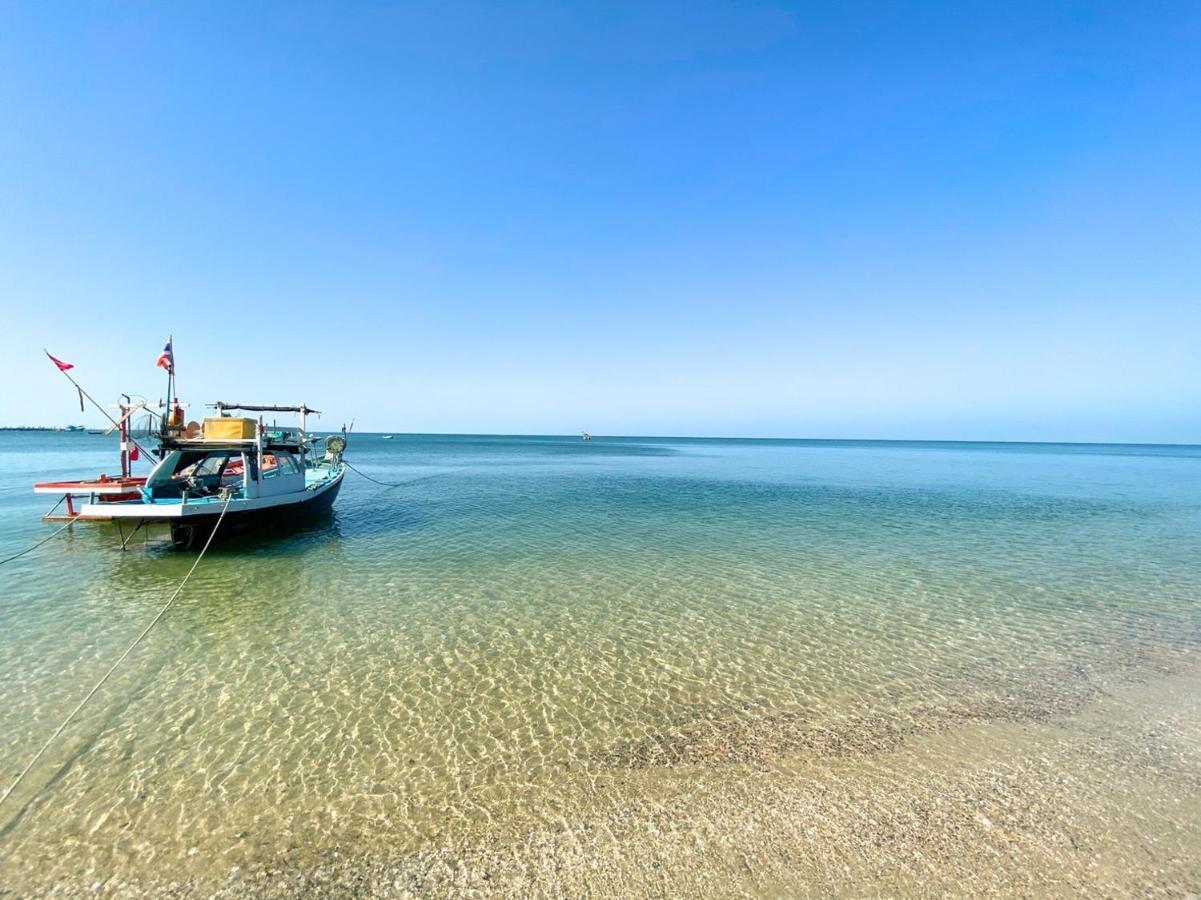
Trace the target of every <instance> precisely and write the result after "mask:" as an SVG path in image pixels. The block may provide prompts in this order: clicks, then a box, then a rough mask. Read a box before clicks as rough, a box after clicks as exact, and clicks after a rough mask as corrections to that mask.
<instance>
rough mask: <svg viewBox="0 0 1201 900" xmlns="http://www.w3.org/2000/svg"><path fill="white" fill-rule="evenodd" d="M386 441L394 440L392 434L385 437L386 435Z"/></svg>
mask: <svg viewBox="0 0 1201 900" xmlns="http://www.w3.org/2000/svg"><path fill="white" fill-rule="evenodd" d="M384 440H385V441H390V440H392V435H390V434H385V435H384Z"/></svg>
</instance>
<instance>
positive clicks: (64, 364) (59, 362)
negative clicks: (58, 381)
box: [42, 351, 75, 372]
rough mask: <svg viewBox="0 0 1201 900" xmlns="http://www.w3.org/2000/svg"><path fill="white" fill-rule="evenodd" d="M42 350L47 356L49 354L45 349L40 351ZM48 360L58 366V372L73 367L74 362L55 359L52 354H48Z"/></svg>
mask: <svg viewBox="0 0 1201 900" xmlns="http://www.w3.org/2000/svg"><path fill="white" fill-rule="evenodd" d="M42 352H44V353H46V355H47V356H50V354H49V352H47V351H42ZM50 361H51V362H52V363H54V364H55V365H56V366H58V370H59V371H60V372H65V371H67V369H74V368H75V363H69V362H63V361H62V360H61V359H56V358H55V357H53V356H50Z"/></svg>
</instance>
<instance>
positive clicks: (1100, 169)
mask: <svg viewBox="0 0 1201 900" xmlns="http://www.w3.org/2000/svg"><path fill="white" fill-rule="evenodd" d="M0 14H2V15H3V23H4V26H3V28H0V73H2V75H0V110H2V114H0V302H2V303H3V307H4V309H5V319H6V324H7V327H6V328H4V329H3V331H2V332H0V373H2V374H3V376H4V382H5V385H6V391H5V394H4V397H3V399H2V400H0V420H3V421H5V422H16V421H22V422H23V421H30V422H45V423H51V422H61V421H75V420H78V419H79V418H80V417H79V415H78V411H77V407H74V406H73V402H74V401H73V397H72V395H71V393H70V391H69V386H67V385H66V384H65V382H64V381H63V379H62V378H61V376H59V375H58V373H57V372H56V371H55V370H54V369H53V368H52V367H50V366H49V364H48V363H46V362H45V360H44V359H41V358H39V354H40V351H41V347H43V346H46V347H48V348H50V350H51V352H53V353H55V354H56V355H59V356H62V357H64V358H66V359H68V360H70V361H72V362H74V363H76V365H77V370H76V371H77V373H78V374H79V376H80V377H81V379H82V380H83V381H84V382H85V384H87V385H88V386H89V387H90V388H91V389H92V390H93V392H94V393H96V394H97V395H98V396H105V397H113V398H115V395H116V393H117V392H118V391H121V390H127V391H139V392H142V393H147V394H155V393H160V392H161V390H162V379H161V378H159V377H158V376H159V374H160V373H159V372H158V370H155V369H154V368H153V363H154V359H155V357H156V356H157V354H158V351H159V349H160V348H161V345H162V342H163V341H164V340H165V338H166V335H167V334H168V333H174V334H175V336H176V344H177V352H178V357H179V368H180V380H181V388H182V391H183V393H184V395H185V396H186V397H188V398H190V399H191V400H192V401H193V402H194V403H196V404H200V403H202V402H205V401H211V400H213V399H218V398H226V399H230V398H234V399H247V398H249V399H254V400H258V401H263V402H291V401H300V400H305V401H307V402H309V403H310V404H312V405H314V406H318V407H320V408H323V409H326V410H329V411H330V417H329V422H328V424H330V425H331V426H334V425H337V424H339V423H340V422H341V421H343V420H344V419H350V418H352V417H353V418H355V419H356V420H357V422H358V426H357V427H359V428H363V429H368V430H373V429H378V430H394V431H459V432H502V433H503V432H520V433H568V432H572V431H577V430H580V429H589V430H591V431H593V432H594V433H623V434H699V435H706V434H712V435H745V436H797V437H896V438H923V437H930V438H964V439H972V438H981V439H1017V440H1020V439H1036V440H1037V439H1051V440H1057V439H1064V440H1143V441H1190V442H1198V441H1201V253H1199V252H1198V251H1199V250H1201V5H1198V4H1197V3H1196V2H1186V3H1172V2H1163V3H1150V4H1132V3H1117V2H1115V3H1052V2H1038V3H1020V2H1019V3H1005V4H977V3H936V2H929V3H912V4H910V3H900V2H889V3H874V4H870V3H855V2H850V3H828V4H778V5H766V4H749V3H737V4H733V3H729V4H722V3H704V2H696V0H694V2H688V3H681V4H665V5H661V4H653V3H651V4H645V3H638V4H634V3H631V4H625V5H607V4H606V5H601V4H588V5H583V4H568V3H513V4H494V3H480V4H471V3H438V4H434V3H431V4H422V3H405V4H390V3H382V2H373V3H358V4H354V3H322V4H310V3H288V4H241V3H239V4H235V3H226V4H221V3H194V4H183V3H177V4H163V5H159V6H153V5H150V4H144V3H128V4H104V3H96V4H74V3H68V4H55V3H44V2H36V3H34V2H30V3H23V4H9V3H5V4H3V5H2V6H0ZM73 409H74V410H75V412H73V411H72V410H73Z"/></svg>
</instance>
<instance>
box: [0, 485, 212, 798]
mask: <svg viewBox="0 0 1201 900" xmlns="http://www.w3.org/2000/svg"><path fill="white" fill-rule="evenodd" d="M232 499H233V493H232V492H231V493H230V494H229V495H228V496H227V497H226V498H225V505H224V506H222V507H221V515H219V516H218V517H217V524H215V525H214V526H213V530H212V531H211V532H209V536H208V540H207V541H205V542H204V549H202V550H201V551H200V555H199V556H197V557H196V562H194V563H192V568H190V569H188V574H187V575H185V576H184V577H183V581H181V582H180V583H179V587H177V588H176V589H175V593H174V594H172V595H171V599H170V600H168V601H167V602H166V603H165V604H163V607H162V609H160V610H159V611H158V613H157V614H156V615H155V617H154V618H153V619H151V620H150V624H149V625H147V626H146V627H145V628H144V629H143V630H142V633H141V634H139V635H138V636H137V637H136V638H135V639H134V642H133V643H132V644H130V645H129V646H128V647H126V648H125V652H124V653H122V654H121V655H120V656H119V657H117V661H116V662H115V663H113V664H112V666H111V667H110V668H109V670H108V671H107V672H105V673H104V677H103V678H101V679H100V680H99V681H97V682H96V685H95V687H93V688H92V689H91V690H90V691H88V695H87V696H86V697H84V698H83V699H82V700H80V701H79V705H78V706H77V707H75V708H74V709H73V710H71V714H70V715H69V716H67V717H66V718H65V719H63V723H62V724H61V725H59V726H58V730H57V731H55V732H54V734H52V735H50V739H49V740H48V741H46V743H44V744H42V749H41V750H39V751H38V752H37V753H36V754H34V757H33V759H31V760H30V761H29V765H27V766H26V767H25V768H24V770H22V772H21V774H20V775H18V776H17V780H16V781H14V782H13V783H12V784H11V785H9V788H8V790H7V791H5V792H4V796H3V797H0V806H3V805H4V801H5V800H7V799H8V798H9V797H10V796H11V795H12V792H13V791H15V790H16V789H17V785H19V784H20V783H21V780H22V779H23V778H24V777H25V776H26V775H28V774H29V771H30V770H31V769H32V768H33V767H34V765H36V764H37V761H38V760H39V759H41V758H42V754H43V753H45V752H46V751H47V750H49V749H50V745H51V744H53V743H54V742H55V740H57V739H58V736H59V735H60V734H62V733H63V730H64V729H65V728H66V727H67V726H68V725H70V724H71V720H72V719H74V718H75V716H77V715H78V714H79V711H80V710H81V709H83V708H84V706H86V705H87V702H88V701H89V700H91V699H92V698H93V697H94V696H96V692H97V691H98V690H100V688H101V687H102V686H103V685H104V683H105V682H106V681H108V678H109V676H110V675H112V674H113V672H115V671H117V667H118V666H119V665H121V663H123V662H124V661H125V657H127V656H129V654H130V653H132V652H133V648H134V647H136V646H137V645H138V644H140V643H142V639H143V638H144V637H146V635H148V634H150V629H151V628H153V627H154V626H155V625H157V624H158V620H159V619H161V618H162V617H163V614H164V613H166V612H167V610H168V609H170V608H171V604H172V603H174V602H175V598H176V597H178V596H179V595H180V593H182V592H183V589H184V586H185V585H186V584H187V583H188V579H189V578H191V577H192V573H193V572H195V571H196V567H197V566H199V565H200V561H201V560H202V559H204V554H205V553H207V552H208V549H209V545H210V544H212V542H213V537H214V536H215V535H216V534H217V529H218V528H220V527H221V522H222V521H223V520H224V519H225V511H226V510H227V509H229V501H230V500H232ZM68 524H70V523H68Z"/></svg>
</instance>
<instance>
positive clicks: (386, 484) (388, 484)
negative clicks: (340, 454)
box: [342, 460, 408, 487]
mask: <svg viewBox="0 0 1201 900" xmlns="http://www.w3.org/2000/svg"><path fill="white" fill-rule="evenodd" d="M342 465H344V466H346V468H348V469H350V471H352V472H354V473H355V474H356V475H361V476H362V477H363V478H366V479H367V480H368V481H373V482H375V483H376V484H378V485H379V486H380V487H404V486H405V485H406V484H408V482H407V481H380V480H379V479H378V478H372V477H371V476H370V475H366V474H364V473H363V472H360V471H359V470H358V469H356V468H355V467H354V466H352V465H351V464H350V463H348V462H347V461H346V460H342Z"/></svg>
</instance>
